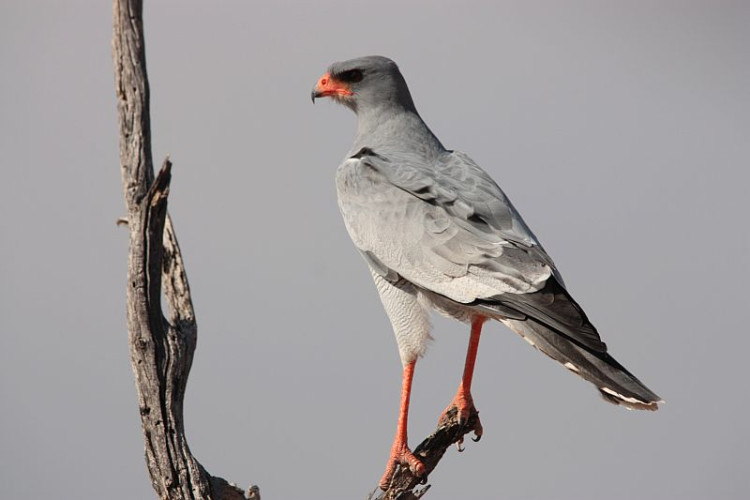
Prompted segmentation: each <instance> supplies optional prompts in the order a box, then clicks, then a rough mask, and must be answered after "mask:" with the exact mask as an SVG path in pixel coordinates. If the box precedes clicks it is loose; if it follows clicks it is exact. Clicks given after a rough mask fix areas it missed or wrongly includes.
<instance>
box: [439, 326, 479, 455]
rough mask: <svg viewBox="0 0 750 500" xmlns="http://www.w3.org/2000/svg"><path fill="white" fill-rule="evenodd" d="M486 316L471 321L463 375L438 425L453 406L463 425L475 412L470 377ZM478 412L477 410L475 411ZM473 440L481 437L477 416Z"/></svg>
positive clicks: (459, 447) (443, 421)
mask: <svg viewBox="0 0 750 500" xmlns="http://www.w3.org/2000/svg"><path fill="white" fill-rule="evenodd" d="M486 319H487V318H485V317H483V316H479V317H477V318H475V319H474V320H473V321H472V322H471V336H470V337H469V347H468V349H467V350H466V364H465V365H464V375H463V377H462V378H461V385H459V386H458V392H456V395H455V396H454V397H453V401H451V403H450V404H449V405H448V408H446V409H445V411H444V412H443V414H442V415H441V416H440V420H439V421H438V425H444V424H446V423H447V420H448V418H449V413H450V411H451V410H453V409H454V408H455V409H456V412H457V415H456V417H457V419H458V423H459V424H461V425H465V424H466V422H468V420H469V417H470V416H471V412H477V410H476V407H475V406H474V400H473V399H472V397H471V379H472V377H473V376H474V363H475V361H476V359H477V349H478V348H479V336H480V334H481V333H482V325H483V324H484V322H485V320H486ZM477 413H478V412H477ZM474 434H475V435H476V439H474V440H475V441H479V439H480V438H481V437H482V424H481V423H480V422H479V417H477V423H476V425H475V426H474ZM462 442H463V438H461V440H460V441H459V442H458V443H457V445H458V450H459V451H463V450H462V448H461V443H462Z"/></svg>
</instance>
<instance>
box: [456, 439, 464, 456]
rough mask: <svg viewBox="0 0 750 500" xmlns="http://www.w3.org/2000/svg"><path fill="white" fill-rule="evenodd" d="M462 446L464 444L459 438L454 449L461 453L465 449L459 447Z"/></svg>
mask: <svg viewBox="0 0 750 500" xmlns="http://www.w3.org/2000/svg"><path fill="white" fill-rule="evenodd" d="M462 444H464V438H461V439H459V440H458V441H456V449H457V450H458V452H459V453H463V451H464V450H465V449H466V448H464V447H463V446H461V445H462Z"/></svg>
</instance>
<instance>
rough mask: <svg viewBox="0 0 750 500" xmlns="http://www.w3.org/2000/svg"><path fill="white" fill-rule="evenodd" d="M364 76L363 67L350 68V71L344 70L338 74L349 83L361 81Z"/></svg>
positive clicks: (339, 77) (340, 78)
mask: <svg viewBox="0 0 750 500" xmlns="http://www.w3.org/2000/svg"><path fill="white" fill-rule="evenodd" d="M363 77H364V75H363V74H362V70H361V69H350V70H349V71H344V72H343V73H340V74H339V75H338V79H339V80H341V81H342V82H347V83H358V82H361V81H362V78H363Z"/></svg>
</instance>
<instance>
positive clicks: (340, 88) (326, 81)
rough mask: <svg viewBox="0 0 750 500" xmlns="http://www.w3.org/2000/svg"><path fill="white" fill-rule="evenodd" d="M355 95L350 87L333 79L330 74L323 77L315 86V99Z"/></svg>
mask: <svg viewBox="0 0 750 500" xmlns="http://www.w3.org/2000/svg"><path fill="white" fill-rule="evenodd" d="M353 94H354V92H352V91H351V90H350V89H349V85H347V84H346V83H344V82H340V81H338V80H336V79H334V78H331V75H330V73H326V74H325V75H323V76H321V77H320V80H318V83H317V84H316V85H315V97H328V96H350V95H353Z"/></svg>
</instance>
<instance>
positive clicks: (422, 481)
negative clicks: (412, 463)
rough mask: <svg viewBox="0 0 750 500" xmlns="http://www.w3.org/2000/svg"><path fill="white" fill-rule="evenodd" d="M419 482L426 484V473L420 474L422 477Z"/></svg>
mask: <svg viewBox="0 0 750 500" xmlns="http://www.w3.org/2000/svg"><path fill="white" fill-rule="evenodd" d="M419 484H427V474H425V475H424V476H422V478H421V479H420V480H419Z"/></svg>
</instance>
